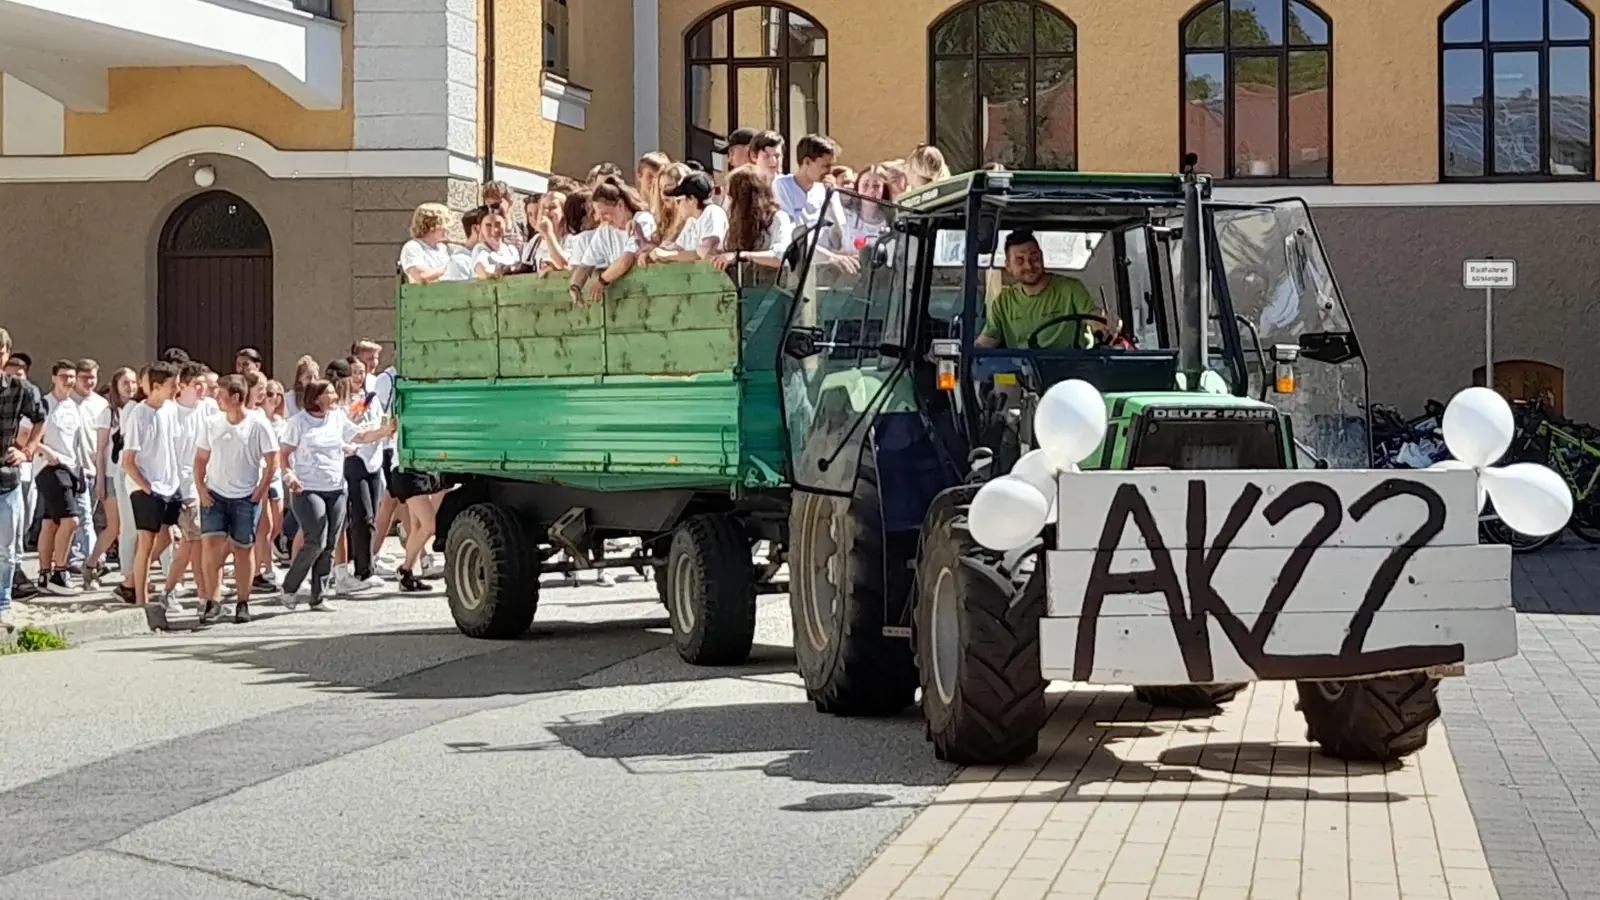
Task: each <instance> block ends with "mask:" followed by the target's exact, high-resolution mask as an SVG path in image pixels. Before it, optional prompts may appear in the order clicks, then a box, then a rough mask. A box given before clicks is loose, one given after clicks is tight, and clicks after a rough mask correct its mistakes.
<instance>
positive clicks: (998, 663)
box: [912, 500, 1047, 765]
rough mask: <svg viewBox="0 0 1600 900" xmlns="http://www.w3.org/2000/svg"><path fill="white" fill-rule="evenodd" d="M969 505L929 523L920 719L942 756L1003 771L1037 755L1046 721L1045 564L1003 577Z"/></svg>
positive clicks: (921, 577) (918, 633) (937, 513)
mask: <svg viewBox="0 0 1600 900" xmlns="http://www.w3.org/2000/svg"><path fill="white" fill-rule="evenodd" d="M967 508H968V507H967V505H966V504H965V503H960V504H947V505H940V504H939V503H938V501H937V500H936V501H935V503H934V507H933V510H932V511H931V513H930V515H929V519H928V521H927V522H926V523H925V524H924V525H923V530H922V553H921V556H920V558H919V559H918V561H917V604H916V611H915V613H914V615H913V616H912V634H913V640H914V644H915V646H916V657H917V671H918V673H919V674H920V676H921V682H922V712H923V715H924V716H925V717H926V718H927V720H928V739H929V740H930V741H932V742H933V752H934V756H936V757H937V758H939V759H941V760H944V761H946V762H952V763H956V764H958V765H1007V764H1010V763H1016V762H1021V761H1022V760H1024V759H1027V758H1028V757H1030V756H1032V755H1033V754H1034V753H1035V752H1037V751H1038V749H1039V731H1040V730H1041V729H1043V728H1044V723H1045V704H1044V692H1045V687H1046V685H1047V682H1046V680H1045V678H1044V675H1043V674H1042V673H1041V672H1040V670H1039V620H1040V618H1042V617H1043V615H1044V610H1045V571H1044V561H1043V559H1042V557H1041V556H1039V555H1038V554H1035V557H1034V561H1035V566H1034V568H1033V571H1032V572H1031V573H1027V572H1018V571H1010V572H1008V571H1006V570H1005V568H1004V567H1003V564H1002V562H1001V560H1000V554H997V553H993V552H991V551H988V550H985V549H984V548H982V547H980V546H979V545H978V543H977V542H976V541H974V540H973V539H972V535H971V533H970V532H969V531H967V529H966V527H965V522H966V517H967Z"/></svg>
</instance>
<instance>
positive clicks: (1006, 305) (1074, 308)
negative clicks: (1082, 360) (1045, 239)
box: [973, 231, 1111, 349]
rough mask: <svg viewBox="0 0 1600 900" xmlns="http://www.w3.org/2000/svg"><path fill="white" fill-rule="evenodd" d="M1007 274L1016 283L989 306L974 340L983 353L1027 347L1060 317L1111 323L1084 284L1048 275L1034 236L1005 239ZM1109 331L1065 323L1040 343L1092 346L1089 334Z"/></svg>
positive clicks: (1095, 324) (1047, 332) (1099, 325)
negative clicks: (1033, 336)
mask: <svg viewBox="0 0 1600 900" xmlns="http://www.w3.org/2000/svg"><path fill="white" fill-rule="evenodd" d="M1006 274H1008V275H1010V276H1011V278H1012V281H1013V282H1015V283H1014V284H1012V285H1011V286H1010V287H1007V288H1005V289H1004V290H1002V291H1001V292H1000V294H999V296H997V297H995V298H994V302H993V303H991V304H989V316H988V319H987V320H986V321H985V322H984V323H983V331H982V332H981V333H979V335H978V337H977V339H976V340H975V341H973V343H974V344H975V345H976V346H978V347H980V348H985V349H987V348H993V347H1010V348H1012V349H1023V348H1026V347H1027V346H1028V335H1030V334H1033V332H1034V329H1036V328H1038V327H1039V326H1040V325H1041V324H1043V323H1045V322H1048V321H1050V320H1051V319H1054V318H1058V317H1060V316H1071V315H1087V316H1100V317H1101V318H1109V317H1107V316H1106V314H1105V313H1104V312H1101V311H1100V309H1099V306H1098V305H1097V304H1096V303H1095V302H1094V297H1093V295H1091V294H1090V293H1089V289H1088V288H1086V287H1084V286H1083V282H1081V281H1079V280H1078V279H1076V278H1073V277H1071V276H1068V275H1056V274H1053V273H1051V272H1046V271H1045V269H1044V252H1043V251H1042V250H1040V249H1039V240H1038V238H1036V237H1034V235H1033V232H1031V231H1013V232H1011V233H1010V234H1008V235H1006ZM1106 329H1107V326H1106V325H1104V324H1102V323H1100V322H1090V321H1084V320H1079V321H1076V322H1062V323H1059V324H1056V325H1052V326H1050V327H1049V328H1046V329H1045V330H1044V331H1042V332H1040V334H1039V337H1038V344H1039V346H1040V347H1041V348H1059V347H1078V348H1086V347H1093V346H1094V336H1093V335H1092V334H1091V333H1090V332H1091V331H1096V332H1102V331H1105V330H1106ZM1110 336H1111V335H1107V337H1108V338H1109V337H1110Z"/></svg>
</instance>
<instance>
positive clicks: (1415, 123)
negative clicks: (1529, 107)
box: [660, 0, 1600, 184]
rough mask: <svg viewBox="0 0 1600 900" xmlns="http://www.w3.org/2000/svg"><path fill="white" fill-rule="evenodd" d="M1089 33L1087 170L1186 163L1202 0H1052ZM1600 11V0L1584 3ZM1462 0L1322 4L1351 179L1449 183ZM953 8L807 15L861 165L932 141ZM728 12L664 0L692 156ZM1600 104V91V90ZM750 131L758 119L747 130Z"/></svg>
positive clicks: (664, 95) (938, 2)
mask: <svg viewBox="0 0 1600 900" xmlns="http://www.w3.org/2000/svg"><path fill="white" fill-rule="evenodd" d="M1047 2H1049V3H1050V4H1051V5H1052V6H1054V7H1056V8H1057V9H1059V10H1060V11H1061V12H1062V13H1064V14H1065V15H1066V16H1067V17H1068V18H1070V19H1071V20H1072V21H1073V23H1074V24H1075V25H1076V26H1077V35H1078V77H1077V88H1078V159H1079V167H1080V168H1081V169H1084V170H1086V171H1097V170H1098V171H1168V170H1171V169H1172V168H1174V167H1175V166H1176V165H1177V162H1178V157H1179V146H1178V142H1179V137H1178V119H1179V109H1178V80H1179V77H1180V61H1179V53H1178V23H1179V21H1180V20H1181V19H1182V18H1183V17H1184V16H1185V15H1186V14H1187V13H1188V12H1189V11H1190V10H1192V9H1194V8H1195V7H1196V6H1197V5H1199V4H1196V3H1194V2H1190V0H1118V2H1116V3H1107V2H1105V0H1047ZM1575 2H1578V3H1580V4H1582V5H1583V6H1585V7H1586V8H1588V9H1590V11H1591V12H1594V11H1596V10H1600V0H1575ZM1451 3H1452V0H1406V2H1395V0H1322V2H1321V3H1320V4H1319V5H1320V7H1321V9H1322V11H1323V12H1324V13H1326V14H1327V15H1328V16H1329V18H1330V19H1331V20H1332V22H1333V105H1334V106H1333V108H1334V129H1333V163H1334V180H1335V182H1337V183H1339V184H1396V183H1431V182H1435V181H1437V180H1438V175H1439V164H1438V159H1439V108H1438V92H1439V81H1438V79H1439V72H1438V36H1439V30H1438V29H1439V16H1440V15H1441V14H1442V13H1443V12H1444V11H1445V10H1446V9H1447V8H1449V7H1450V6H1451ZM953 5H954V4H951V3H949V2H947V0H896V2H895V3H894V4H893V13H892V15H891V14H887V13H886V12H885V10H884V6H883V5H881V4H873V3H862V2H860V0H807V2H802V3H799V4H797V6H798V8H799V9H801V10H802V11H803V12H805V13H806V14H807V15H809V16H811V17H812V18H813V19H815V20H816V21H818V22H819V23H820V24H821V25H822V26H823V27H824V28H826V29H827V31H828V93H829V99H830V102H829V108H828V120H829V131H830V132H831V135H832V137H833V138H835V139H836V140H838V141H839V142H840V144H842V145H843V147H844V150H845V157H846V159H847V160H848V161H850V162H852V163H856V164H861V163H865V162H869V161H873V160H879V159H887V158H892V157H898V156H904V155H905V154H906V153H907V152H908V151H909V150H910V149H911V148H912V147H914V146H916V145H917V144H919V143H921V142H923V141H925V140H926V139H927V128H928V112H927V90H928V88H927V76H928V72H927V65H928V64H927V56H928V46H927V41H928V31H927V29H928V26H929V25H930V24H932V22H933V21H934V20H935V19H937V18H939V16H941V15H943V14H944V13H945V12H946V11H948V10H949V9H951V8H952V7H953ZM723 6H724V4H722V3H719V2H716V0H662V3H661V43H660V53H661V73H662V74H661V79H660V92H661V93H660V106H661V143H662V146H663V148H664V149H666V150H667V151H668V152H669V153H671V154H672V155H674V156H678V155H681V154H682V153H683V152H684V149H685V147H684V127H685V119H684V117H685V109H684V97H683V65H684V39H685V36H686V35H687V34H688V33H689V31H690V30H691V29H692V28H693V27H694V25H695V24H696V23H697V22H698V21H699V20H700V19H701V18H702V17H703V16H706V15H708V14H711V13H714V12H716V11H718V10H719V9H721V8H722V7H723ZM1596 94H1597V96H1600V85H1597V91H1596ZM738 124H741V125H743V124H748V123H738Z"/></svg>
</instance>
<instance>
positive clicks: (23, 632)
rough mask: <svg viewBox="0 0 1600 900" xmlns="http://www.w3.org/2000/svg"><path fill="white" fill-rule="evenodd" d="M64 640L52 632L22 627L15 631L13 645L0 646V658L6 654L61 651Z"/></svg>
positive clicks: (64, 646)
mask: <svg viewBox="0 0 1600 900" xmlns="http://www.w3.org/2000/svg"><path fill="white" fill-rule="evenodd" d="M66 646H67V642H66V639H65V638H63V637H61V635H59V634H56V633H55V632H53V631H45V630H43V629H41V628H31V627H28V626H23V627H22V628H18V629H17V634H16V637H15V639H14V643H10V644H0V656H4V655H6V654H8V653H33V652H35V651H39V650H62V649H65V648H66Z"/></svg>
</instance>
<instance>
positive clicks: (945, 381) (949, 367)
mask: <svg viewBox="0 0 1600 900" xmlns="http://www.w3.org/2000/svg"><path fill="white" fill-rule="evenodd" d="M938 384H939V390H941V391H953V390H955V389H956V361H955V360H953V359H941V360H939V380H938Z"/></svg>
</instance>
